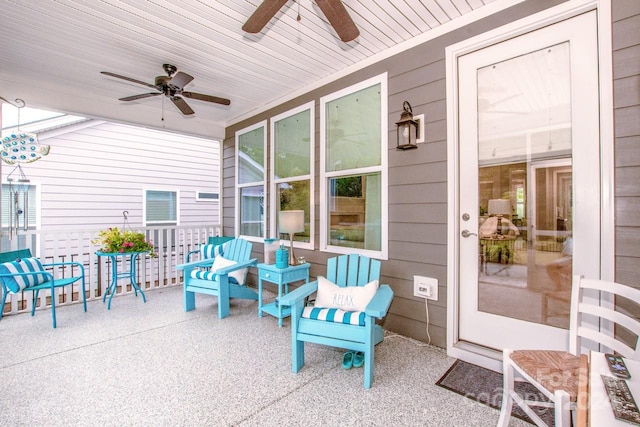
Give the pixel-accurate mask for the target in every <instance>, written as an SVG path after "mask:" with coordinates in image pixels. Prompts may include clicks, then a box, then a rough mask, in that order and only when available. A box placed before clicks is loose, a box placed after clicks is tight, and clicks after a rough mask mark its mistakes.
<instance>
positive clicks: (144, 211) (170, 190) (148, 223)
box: [142, 187, 180, 227]
mask: <svg viewBox="0 0 640 427" xmlns="http://www.w3.org/2000/svg"><path fill="white" fill-rule="evenodd" d="M149 191H155V192H164V193H174V194H175V195H176V219H175V221H171V220H167V221H148V220H147V201H148V199H147V193H148V192H149ZM142 223H143V226H144V227H148V226H156V225H175V226H179V225H180V190H179V189H177V188H161V187H145V188H143V189H142Z"/></svg>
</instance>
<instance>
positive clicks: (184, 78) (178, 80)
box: [169, 71, 193, 89]
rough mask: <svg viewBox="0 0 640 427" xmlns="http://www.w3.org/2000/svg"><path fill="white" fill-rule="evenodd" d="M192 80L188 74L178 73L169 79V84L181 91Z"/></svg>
mask: <svg viewBox="0 0 640 427" xmlns="http://www.w3.org/2000/svg"><path fill="white" fill-rule="evenodd" d="M192 80H193V77H192V76H190V75H189V74H187V73H183V72H182V71H178V72H177V73H176V75H175V76H173V77H171V82H170V83H169V84H171V85H172V86H175V87H176V88H178V89H182V88H183V87H185V86H186V85H188V84H189V83H191V81H192Z"/></svg>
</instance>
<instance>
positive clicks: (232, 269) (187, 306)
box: [176, 239, 258, 319]
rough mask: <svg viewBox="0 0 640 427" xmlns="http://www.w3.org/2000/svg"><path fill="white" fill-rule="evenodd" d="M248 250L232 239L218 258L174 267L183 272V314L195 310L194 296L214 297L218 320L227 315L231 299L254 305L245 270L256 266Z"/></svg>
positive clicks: (246, 245)
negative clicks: (242, 300)
mask: <svg viewBox="0 0 640 427" xmlns="http://www.w3.org/2000/svg"><path fill="white" fill-rule="evenodd" d="M252 248H253V245H252V244H251V243H249V242H248V241H246V240H244V239H233V240H230V241H228V242H227V243H225V245H224V253H223V254H222V255H221V256H216V257H215V258H208V259H202V260H198V261H192V262H188V263H185V264H180V265H178V266H177V267H176V268H177V269H178V270H183V271H184V311H191V310H193V309H195V308H196V298H195V294H196V293H201V294H207V295H215V296H217V297H218V317H219V318H220V319H223V318H225V317H227V316H228V315H229V306H230V299H231V298H240V299H249V300H254V301H257V300H258V293H257V292H256V291H254V290H253V289H249V288H248V287H247V286H246V278H247V270H248V269H249V267H252V266H255V265H256V264H257V263H258V260H257V259H256V258H251V249H252ZM232 262H233V263H234V264H233V265H231V263H232Z"/></svg>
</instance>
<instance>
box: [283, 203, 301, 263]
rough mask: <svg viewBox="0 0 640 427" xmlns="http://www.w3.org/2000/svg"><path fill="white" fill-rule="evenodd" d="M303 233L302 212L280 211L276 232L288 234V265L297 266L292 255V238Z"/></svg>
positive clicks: (295, 259) (296, 260) (296, 261)
mask: <svg viewBox="0 0 640 427" xmlns="http://www.w3.org/2000/svg"><path fill="white" fill-rule="evenodd" d="M301 231H304V211H302V210H300V211H280V214H279V216H278V232H280V233H288V234H289V241H290V245H291V247H290V249H289V265H297V264H298V259H297V258H296V256H295V255H294V253H293V236H294V234H295V233H299V232H301Z"/></svg>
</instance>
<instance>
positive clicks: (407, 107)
mask: <svg viewBox="0 0 640 427" xmlns="http://www.w3.org/2000/svg"><path fill="white" fill-rule="evenodd" d="M402 109H403V111H402V114H401V115H400V120H398V121H397V122H396V126H397V128H396V131H397V135H398V145H397V146H396V149H398V150H410V149H412V148H418V142H417V140H418V136H419V133H420V129H419V127H420V126H419V124H418V122H417V121H415V120H414V119H413V111H412V110H411V104H409V102H407V101H404V103H403V104H402Z"/></svg>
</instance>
